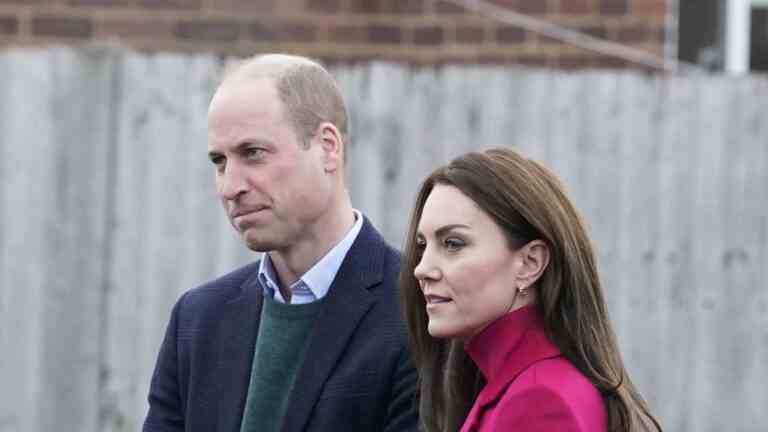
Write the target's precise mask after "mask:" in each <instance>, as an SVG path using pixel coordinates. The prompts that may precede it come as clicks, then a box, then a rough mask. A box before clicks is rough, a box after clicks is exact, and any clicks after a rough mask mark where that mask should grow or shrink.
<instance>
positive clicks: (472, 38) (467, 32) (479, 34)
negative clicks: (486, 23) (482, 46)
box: [456, 26, 485, 43]
mask: <svg viewBox="0 0 768 432" xmlns="http://www.w3.org/2000/svg"><path fill="white" fill-rule="evenodd" d="M484 39H485V29H483V28H482V27H467V26H464V27H457V28H456V42H458V43H481V42H482V41H483V40H484Z"/></svg>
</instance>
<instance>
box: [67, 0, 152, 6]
mask: <svg viewBox="0 0 768 432" xmlns="http://www.w3.org/2000/svg"><path fill="white" fill-rule="evenodd" d="M137 1H138V0H69V4H70V5H72V6H97V7H114V6H134V5H136V4H137Z"/></svg>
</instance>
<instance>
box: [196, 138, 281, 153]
mask: <svg viewBox="0 0 768 432" xmlns="http://www.w3.org/2000/svg"><path fill="white" fill-rule="evenodd" d="M252 145H258V146H264V147H269V148H272V147H273V145H272V141H270V140H268V139H264V138H246V139H244V140H242V141H241V142H240V143H238V144H237V145H236V146H235V148H234V150H235V151H237V152H241V151H243V150H245V149H247V148H248V147H250V146H252ZM221 155H222V152H220V151H217V150H209V151H208V157H209V158H212V157H214V156H221Z"/></svg>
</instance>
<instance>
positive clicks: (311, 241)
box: [269, 205, 355, 300]
mask: <svg viewBox="0 0 768 432" xmlns="http://www.w3.org/2000/svg"><path fill="white" fill-rule="evenodd" d="M354 224H355V215H354V212H353V210H352V206H351V205H346V206H344V208H343V209H339V210H337V211H336V212H334V213H333V214H328V215H325V216H324V217H323V218H322V219H321V220H319V221H318V223H317V224H315V227H314V229H312V230H311V231H310V232H308V233H307V234H305V235H304V238H302V239H301V241H299V242H297V243H296V244H292V245H291V246H290V247H288V248H284V249H281V250H274V251H270V252H269V258H270V259H271V260H272V265H273V267H274V269H275V273H276V276H277V278H278V279H279V284H280V292H281V294H283V297H284V298H285V299H286V300H288V299H289V298H290V292H289V291H290V290H289V289H288V287H290V286H291V285H293V284H294V283H295V282H296V281H298V280H299V279H300V278H301V276H302V275H304V274H305V273H306V272H307V271H309V269H311V268H312V267H313V266H314V265H315V264H317V262H318V261H320V259H321V258H322V257H323V256H325V255H326V254H327V253H328V252H329V251H330V250H331V249H333V247H334V246H335V245H336V244H338V243H339V242H340V241H341V239H343V238H344V236H345V235H346V234H347V233H348V232H349V230H350V229H352V226H353V225H354ZM285 291H288V293H286V292H285ZM286 294H287V295H288V297H286Z"/></svg>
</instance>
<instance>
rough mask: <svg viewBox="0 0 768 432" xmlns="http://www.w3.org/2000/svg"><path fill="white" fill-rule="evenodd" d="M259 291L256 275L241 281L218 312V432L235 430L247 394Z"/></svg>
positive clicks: (258, 310)
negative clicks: (242, 282)
mask: <svg viewBox="0 0 768 432" xmlns="http://www.w3.org/2000/svg"><path fill="white" fill-rule="evenodd" d="M262 300H263V297H262V291H261V286H260V285H259V284H258V278H257V277H256V274H254V276H253V277H251V278H249V280H248V281H246V282H245V283H244V284H243V288H242V291H241V293H240V296H238V297H236V298H234V299H232V300H230V301H229V302H228V303H227V304H226V306H227V308H226V309H225V310H223V311H222V313H221V323H220V327H219V332H218V343H220V344H223V346H222V347H221V349H219V350H218V352H219V353H220V358H218V359H217V362H216V374H215V377H216V379H217V383H216V385H218V386H219V391H218V392H216V394H217V395H218V396H219V400H218V401H216V402H215V403H218V414H217V419H218V423H217V428H216V430H217V431H218V432H237V431H239V430H240V422H241V418H242V415H243V408H244V406H245V398H246V396H247V394H248V384H249V382H250V376H251V366H252V363H253V350H254V347H255V344H256V335H257V334H258V331H259V319H260V315H261V305H262Z"/></svg>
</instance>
